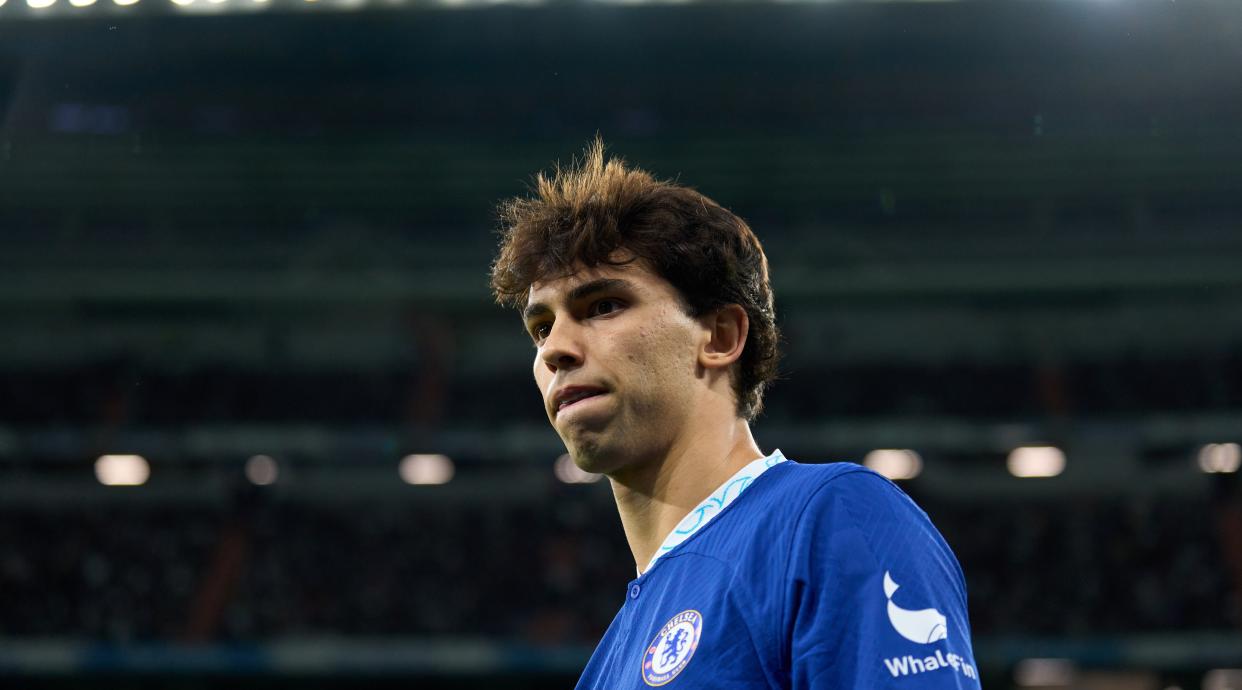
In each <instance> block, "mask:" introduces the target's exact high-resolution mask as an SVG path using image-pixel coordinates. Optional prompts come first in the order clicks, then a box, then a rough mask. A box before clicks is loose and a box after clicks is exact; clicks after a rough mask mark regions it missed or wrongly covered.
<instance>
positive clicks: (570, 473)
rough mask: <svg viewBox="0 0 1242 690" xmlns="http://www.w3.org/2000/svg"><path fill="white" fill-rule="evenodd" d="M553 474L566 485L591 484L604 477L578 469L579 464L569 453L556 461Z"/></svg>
mask: <svg viewBox="0 0 1242 690" xmlns="http://www.w3.org/2000/svg"><path fill="white" fill-rule="evenodd" d="M552 473H553V474H555V475H556V478H557V479H559V480H561V481H563V482H565V483H566V484H591V483H594V482H597V481H599V480H600V479H603V477H604V475H602V474H595V473H594V472H587V471H586V470H584V469H582V468H581V467H578V463H576V462H574V459H573V458H571V457H570V456H569V453H566V454H564V455H562V456H561V457H559V458H557V459H556V463H555V464H553V465H552Z"/></svg>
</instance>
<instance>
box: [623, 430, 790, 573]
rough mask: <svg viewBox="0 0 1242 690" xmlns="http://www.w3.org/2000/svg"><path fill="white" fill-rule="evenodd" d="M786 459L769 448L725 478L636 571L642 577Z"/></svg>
mask: <svg viewBox="0 0 1242 690" xmlns="http://www.w3.org/2000/svg"><path fill="white" fill-rule="evenodd" d="M786 460H787V458H786V457H785V456H784V455H783V454H782V453H781V451H780V450H779V449H777V450H775V451H772V454H771V455H769V456H767V457H763V458H759V459H758V460H755V461H753V462H751V463H750V464H748V465H746V466H745V467H743V468H742V469H740V470H738V471H737V474H734V475H733V476H732V477H729V478H728V479H726V480H725V483H724V484H721V485H720V486H719V487H718V488H717V489H716V490H715V491H713V492H712V494H711V495H710V496H708V497H707V498H705V499H703V502H702V503H700V504H699V505H698V506H697V507H695V509H694V510H692V511H690V513H689V514H687V515H686V517H684V518H682V520H681V522H679V523H677V526H676V527H674V528H673V531H672V532H670V533H669V535H668V536H667V537H665V538H664V543H663V544H661V545H660V548H659V549H656V552H655V555H654V556H652V557H651V561H650V562H649V563H647V567H646V568H643V569H642V570H641V571H639V573H638V574H639V575H640V576H641V575H642V574H643V573H645V572H647V571H649V570H651V566H653V565H655V563H656V561H658V560H660V557H661V556H663V555H664V554H666V553H668V552H669V551H672V550H673V549H674V548H676V546H677V545H678V544H680V543H682V542H683V541H685V540H687V539H689V538H690V537H691V536H692V535H693V534H694V533H695V532H698V531H699V530H701V529H703V526H704V525H706V524H707V523H709V522H711V521H712V518H715V517H716V516H717V515H719V514H720V511H722V510H724V509H725V508H726V507H727V506H728V505H729V504H730V503H732V502H734V501H736V500H737V497H738V496H741V495H742V492H743V491H745V490H746V489H748V488H750V485H751V484H752V483H753V482H754V481H755V479H757V478H758V477H759V475H761V474H763V473H764V472H767V471H768V470H769V469H771V468H772V467H775V466H776V465H779V464H780V463H782V462H785V461H786Z"/></svg>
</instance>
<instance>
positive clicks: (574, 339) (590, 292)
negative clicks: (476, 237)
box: [523, 261, 708, 473]
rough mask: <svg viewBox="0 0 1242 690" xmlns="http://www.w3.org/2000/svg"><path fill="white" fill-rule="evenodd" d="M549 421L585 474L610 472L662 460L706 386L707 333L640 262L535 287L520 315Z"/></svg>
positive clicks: (599, 268) (579, 273) (591, 270)
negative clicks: (701, 362) (701, 359)
mask: <svg viewBox="0 0 1242 690" xmlns="http://www.w3.org/2000/svg"><path fill="white" fill-rule="evenodd" d="M523 317H524V318H525V321H526V330H527V332H528V333H529V334H530V336H531V339H532V340H533V341H534V343H535V347H536V353H535V361H534V373H535V382H536V384H538V386H539V390H540V392H541V393H542V395H543V401H544V408H545V410H546V411H547V414H548V420H549V421H551V422H552V426H553V427H554V428H555V429H556V432H557V434H559V435H560V437H561V440H563V441H564V442H565V447H566V448H567V449H568V450H569V453H570V455H571V456H572V457H573V458H574V460H575V462H576V463H577V464H578V466H579V467H581V468H582V469H584V470H587V471H589V472H597V473H615V472H618V471H620V470H621V469H622V468H624V467H626V466H630V465H634V464H635V463H642V462H645V461H648V460H652V459H655V458H658V457H662V456H663V455H664V454H665V453H667V451H668V449H669V448H671V447H672V445H673V443H674V442H675V441H676V440H677V438H678V434H679V433H680V432H681V431H683V430H684V428H685V427H686V422H687V420H688V419H690V417H691V415H692V412H693V408H694V401H695V395H696V392H697V391H698V388H699V387H701V386H702V385H704V384H703V377H702V375H701V371H700V369H699V366H698V359H697V358H698V353H699V349H700V348H701V346H702V344H703V342H704V341H705V339H706V338H707V336H708V332H707V331H705V329H704V328H703V327H702V326H701V325H700V323H699V321H698V320H696V319H694V318H693V317H691V316H690V315H688V314H687V313H686V312H685V309H684V308H683V306H682V301H681V298H680V295H679V294H678V293H677V289H676V288H674V287H673V286H672V284H670V283H669V282H668V281H667V280H665V279H664V278H662V277H660V276H659V275H656V274H655V273H653V272H652V271H650V270H649V269H647V268H646V267H645V266H644V265H643V264H642V262H639V261H632V262H630V263H628V264H624V265H621V266H611V265H601V266H597V267H592V268H586V267H582V268H580V269H579V270H578V271H577V272H576V273H574V274H572V275H570V276H567V277H564V278H559V279H556V280H550V281H547V282H540V283H535V284H534V285H532V286H531V291H530V297H529V299H528V300H527V306H526V309H525V310H524V312H523Z"/></svg>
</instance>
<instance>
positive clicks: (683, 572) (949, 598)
mask: <svg viewBox="0 0 1242 690" xmlns="http://www.w3.org/2000/svg"><path fill="white" fill-rule="evenodd" d="M663 686H667V687H668V688H670V689H675V688H713V689H726V688H746V689H747V690H754V689H756V688H789V689H792V690H820V689H823V690H844V689H847V688H848V689H850V690H857V689H864V688H920V689H922V688H978V687H979V680H978V672H977V671H976V668H975V662H974V654H973V652H972V651H971V642H970V625H969V621H968V619H967V615H966V587H965V584H964V582H963V578H962V571H961V567H960V566H959V565H958V563H957V559H956V558H955V557H954V556H953V553H952V551H950V550H949V547H948V545H947V544H945V542H944V539H942V538H941V536H940V534H939V532H937V531H936V528H935V527H933V526H932V524H931V522H930V521H929V520H928V518H927V515H926V514H925V513H924V512H923V511H922V510H920V509H919V508H918V506H916V505H915V504H914V502H913V501H911V500H910V499H909V498H908V497H907V496H906V495H905V493H903V492H902V491H901V490H900V489H898V488H897V487H896V486H895V485H894V484H893V483H892V482H890V481H888V480H887V479H885V478H884V477H882V476H880V475H878V474H876V473H875V472H872V471H871V470H868V469H866V468H864V467H861V466H858V465H853V464H848V463H834V464H827V465H803V464H800V463H796V462H792V461H788V460H785V458H784V457H783V456H781V455H780V451H777V452H776V453H774V454H773V455H770V456H768V457H767V458H761V459H760V460H756V461H755V462H754V463H751V465H749V466H748V467H747V468H744V469H743V470H742V471H741V472H739V473H738V474H737V475H734V477H733V478H732V479H731V480H730V481H729V482H726V483H725V484H724V485H722V486H721V487H720V489H718V490H717V491H716V492H715V493H714V494H713V495H712V496H711V497H709V498H708V500H706V501H704V503H703V504H700V506H699V507H698V508H696V509H695V511H692V512H691V514H690V515H688V516H687V518H686V519H685V520H683V521H682V524H680V525H678V528H677V529H676V530H674V533H673V534H672V535H670V537H669V540H668V541H666V542H665V545H664V547H662V548H661V551H660V552H659V553H657V555H656V558H655V559H654V560H653V561H652V563H651V564H650V565H649V567H648V568H647V569H646V570H645V571H644V572H643V574H642V575H640V576H639V577H638V578H637V579H635V580H633V581H631V582H630V583H629V586H628V587H627V589H626V592H625V603H624V604H623V605H622V607H621V610H620V611H619V612H618V613H617V615H616V618H614V619H613V621H612V624H611V625H610V626H609V627H608V630H607V632H606V633H605V634H604V637H603V639H602V640H601V641H600V643H599V646H598V647H597V648H596V650H595V653H594V654H593V655H592V656H591V660H590V662H588V664H587V667H586V670H585V671H583V674H582V677H581V679H580V680H579V681H578V686H577V687H578V688H579V690H630V689H635V690H646V689H647V688H651V687H663Z"/></svg>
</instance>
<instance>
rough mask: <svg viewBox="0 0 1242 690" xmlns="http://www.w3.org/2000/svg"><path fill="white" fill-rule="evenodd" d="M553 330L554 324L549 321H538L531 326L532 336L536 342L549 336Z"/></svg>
mask: <svg viewBox="0 0 1242 690" xmlns="http://www.w3.org/2000/svg"><path fill="white" fill-rule="evenodd" d="M551 332H552V324H550V323H548V322H547V321H544V322H543V323H537V324H535V325H534V326H532V327H531V329H530V337H531V339H532V340H534V341H535V342H539V341H540V340H543V339H544V338H546V337H548V334H549V333H551Z"/></svg>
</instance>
